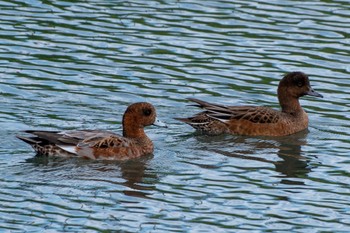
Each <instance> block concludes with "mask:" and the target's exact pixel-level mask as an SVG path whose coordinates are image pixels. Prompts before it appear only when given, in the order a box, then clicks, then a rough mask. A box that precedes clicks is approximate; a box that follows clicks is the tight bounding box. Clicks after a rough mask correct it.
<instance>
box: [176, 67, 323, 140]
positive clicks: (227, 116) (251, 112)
mask: <svg viewBox="0 0 350 233" xmlns="http://www.w3.org/2000/svg"><path fill="white" fill-rule="evenodd" d="M277 94H278V100H279V103H280V105H281V108H282V111H277V110H274V109H272V108H268V107H258V106H224V105H219V104H212V103H208V102H205V101H201V100H198V99H194V98H189V99H188V100H190V101H192V102H195V103H196V105H195V106H197V107H200V108H203V109H204V110H205V111H204V112H200V113H198V114H196V115H194V116H193V117H189V118H176V119H177V120H180V121H183V122H185V123H187V124H189V125H191V126H192V127H193V128H195V129H197V130H198V131H200V132H202V133H204V134H208V135H218V134H223V133H228V134H235V135H247V136H284V135H290V134H294V133H296V132H299V131H302V130H304V129H306V128H307V127H308V122H309V120H308V116H307V114H306V112H305V111H304V110H303V108H302V107H301V106H300V103H299V97H302V96H304V95H310V96H315V97H323V96H322V95H321V94H319V93H317V92H316V91H314V90H313V89H312V88H311V86H310V82H309V78H308V76H307V75H306V74H304V73H302V72H291V73H288V74H287V75H285V76H284V77H283V78H282V80H281V81H280V83H279V85H278V90H277Z"/></svg>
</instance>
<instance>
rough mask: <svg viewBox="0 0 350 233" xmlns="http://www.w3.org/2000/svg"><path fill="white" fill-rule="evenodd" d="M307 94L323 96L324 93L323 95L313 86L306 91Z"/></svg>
mask: <svg viewBox="0 0 350 233" xmlns="http://www.w3.org/2000/svg"><path fill="white" fill-rule="evenodd" d="M306 95H311V96H315V97H321V98H323V95H321V94H320V93H318V92H316V91H314V89H312V88H311V89H310V90H309V91H308V92H306Z"/></svg>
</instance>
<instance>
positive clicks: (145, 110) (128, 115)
mask: <svg viewBox="0 0 350 233" xmlns="http://www.w3.org/2000/svg"><path fill="white" fill-rule="evenodd" d="M125 124H126V125H125ZM123 125H124V126H131V127H133V126H134V127H135V128H138V127H141V128H143V127H145V126H149V125H157V126H163V127H166V125H165V124H164V123H163V122H161V121H159V120H158V119H157V113H156V109H155V107H154V106H153V105H152V104H150V103H147V102H139V103H134V104H131V105H130V106H129V107H128V108H127V109H126V111H125V113H124V116H123Z"/></svg>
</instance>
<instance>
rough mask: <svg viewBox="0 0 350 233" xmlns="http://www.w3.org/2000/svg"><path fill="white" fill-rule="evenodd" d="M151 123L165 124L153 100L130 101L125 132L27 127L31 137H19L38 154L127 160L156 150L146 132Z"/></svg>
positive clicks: (124, 126) (125, 116) (125, 115)
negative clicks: (158, 117)
mask: <svg viewBox="0 0 350 233" xmlns="http://www.w3.org/2000/svg"><path fill="white" fill-rule="evenodd" d="M149 125H158V126H164V127H165V124H163V123H162V122H160V121H159V120H157V117H156V109H155V108H154V106H153V105H152V104H150V103H146V102H141V103H134V104H131V105H130V106H129V107H128V108H127V109H126V111H125V113H124V116H123V135H122V136H121V135H118V134H116V133H114V132H111V131H104V130H71V131H42V130H39V131H38V130H27V131H25V132H26V133H29V134H31V135H32V136H17V138H19V139H21V140H22V141H24V142H26V143H28V144H30V145H31V146H32V147H33V149H34V150H35V151H36V153H37V154H38V155H44V156H59V157H71V156H77V157H84V158H90V159H108V160H125V159H131V158H137V157H141V156H144V155H147V154H152V153H153V143H152V141H151V139H149V138H148V137H147V135H146V134H145V132H144V127H146V126H149Z"/></svg>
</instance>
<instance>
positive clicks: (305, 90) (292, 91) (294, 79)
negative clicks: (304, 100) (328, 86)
mask: <svg viewBox="0 0 350 233" xmlns="http://www.w3.org/2000/svg"><path fill="white" fill-rule="evenodd" d="M304 95H310V96H315V97H321V98H322V97H323V96H322V95H321V94H319V93H318V92H316V91H314V89H312V87H311V85H310V81H309V77H308V76H307V75H306V74H304V73H303V72H291V73H288V74H287V75H285V76H284V77H283V78H282V80H281V81H280V83H279V85H278V96H279V97H282V96H284V97H289V98H290V97H292V98H296V99H298V98H299V97H302V96H304Z"/></svg>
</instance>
